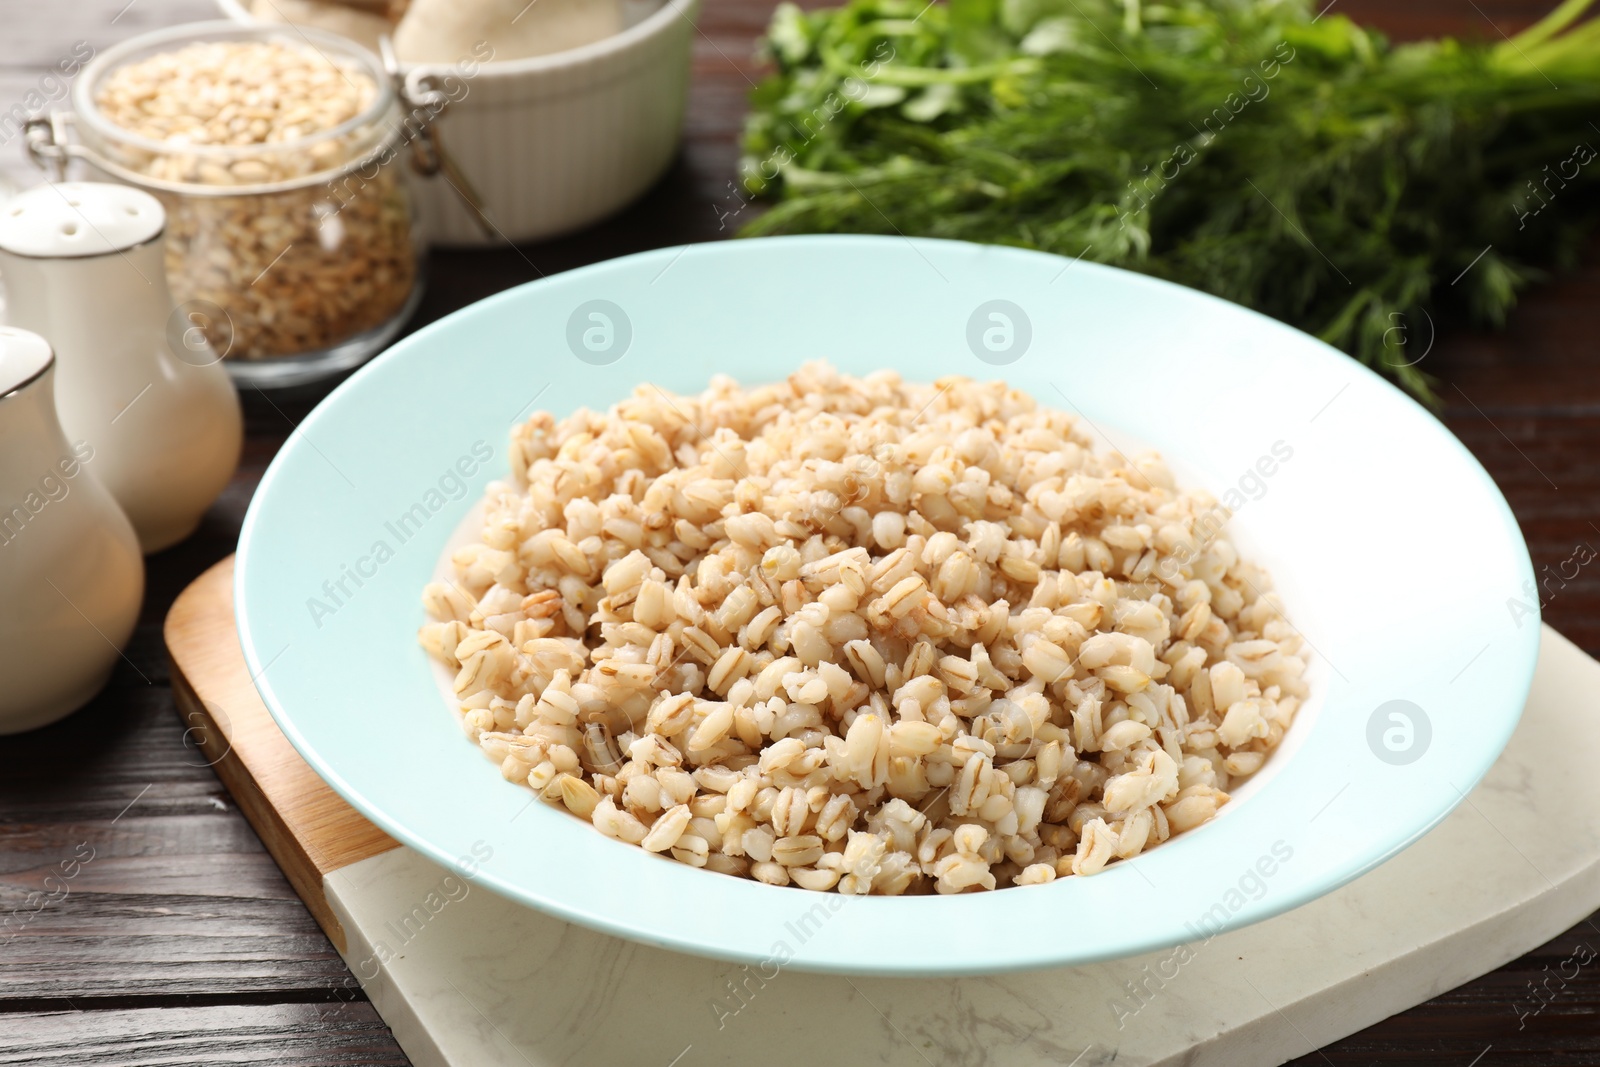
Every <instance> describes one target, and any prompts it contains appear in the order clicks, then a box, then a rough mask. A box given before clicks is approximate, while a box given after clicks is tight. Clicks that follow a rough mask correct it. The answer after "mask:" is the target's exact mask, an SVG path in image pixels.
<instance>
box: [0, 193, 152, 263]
mask: <svg viewBox="0 0 1600 1067" xmlns="http://www.w3.org/2000/svg"><path fill="white" fill-rule="evenodd" d="M166 222H167V216H166V212H165V211H164V210H163V209H162V207H161V202H160V201H159V200H157V199H156V198H155V197H153V196H151V195H150V194H149V193H146V192H143V191H141V190H139V189H135V188H133V187H132V186H127V185H112V184H110V183H107V182H62V183H60V184H49V183H47V184H44V185H39V186H35V187H34V188H32V189H29V190H28V191H27V192H24V193H18V194H17V195H16V196H14V197H12V198H11V199H10V200H7V201H6V202H5V203H4V204H3V205H0V249H4V250H5V251H7V252H10V253H12V254H13V255H18V256H33V257H37V258H50V259H56V258H77V257H83V256H103V255H107V254H108V253H112V252H122V251H125V250H127V249H129V248H135V247H137V246H139V245H142V244H144V243H145V242H146V241H148V240H150V239H151V238H152V237H155V236H156V235H157V234H159V233H160V232H161V230H162V227H164V226H165V225H166Z"/></svg>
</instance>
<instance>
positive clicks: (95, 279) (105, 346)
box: [0, 182, 242, 553]
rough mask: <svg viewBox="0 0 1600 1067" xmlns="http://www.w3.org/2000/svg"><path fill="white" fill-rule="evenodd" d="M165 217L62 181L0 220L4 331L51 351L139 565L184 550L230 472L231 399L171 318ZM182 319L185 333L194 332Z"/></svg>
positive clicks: (195, 338)
mask: <svg viewBox="0 0 1600 1067" xmlns="http://www.w3.org/2000/svg"><path fill="white" fill-rule="evenodd" d="M165 225H166V214H165V212H163V211H162V208H161V203H160V202H159V201H158V200H156V198H155V197H153V196H151V195H150V194H148V193H146V192H143V191H141V190H138V189H134V188H131V187H129V186H125V185H110V184H104V183H98V182H63V183H60V184H55V185H41V186H38V187H36V188H33V189H30V190H28V191H27V192H24V193H19V194H18V195H17V196H15V197H13V198H11V199H10V200H8V201H7V202H6V203H5V204H4V206H3V207H0V274H3V275H4V277H5V283H6V303H7V315H8V318H9V320H10V322H11V324H12V325H14V326H19V327H22V328H23V329H27V330H32V331H33V332H35V333H37V334H40V335H41V336H43V337H44V338H45V339H46V340H47V341H48V342H49V343H50V345H51V347H52V348H54V349H55V353H56V359H57V361H58V368H57V376H58V379H57V383H56V385H57V397H56V403H57V407H58V408H59V410H60V413H61V425H62V428H63V429H64V430H65V431H66V434H67V436H68V438H69V439H71V440H74V441H77V440H83V441H86V442H87V443H88V444H89V445H90V446H92V447H93V448H94V451H95V461H94V462H95V469H94V473H95V476H96V477H97V478H98V479H99V480H100V481H101V482H102V483H103V484H104V485H105V487H106V488H107V489H109V490H110V491H111V495H112V496H113V497H115V498H116V500H117V503H119V504H120V505H122V509H123V510H124V511H125V512H127V515H128V518H129V519H130V520H132V522H133V527H134V529H135V530H136V531H138V534H139V543H140V545H141V546H143V548H144V551H145V552H147V553H148V552H156V551H159V550H160V549H163V548H166V547H168V546H169V545H173V544H176V543H177V542H179V541H181V540H183V539H184V538H185V537H188V536H189V534H191V533H193V532H194V529H195V527H196V526H198V525H199V524H200V519H201V517H202V516H203V515H204V513H205V510H206V508H208V507H209V506H210V505H211V502H212V501H213V500H215V499H216V498H217V496H218V494H220V493H221V492H222V490H223V489H224V488H225V487H226V486H227V484H228V479H229V478H231V477H232V476H233V470H234V468H235V467H236V466H237V465H238V462H239V447H240V442H241V437H242V426H241V420H240V416H239V398H238V396H237V394H235V393H234V390H233V383H232V382H231V381H229V379H228V373H227V371H226V370H225V369H224V368H223V367H222V365H221V359H220V356H219V355H218V354H217V353H216V352H214V351H213V350H212V347H211V345H210V343H209V341H208V340H207V339H206V335H205V333H204V331H203V330H202V329H201V328H200V327H201V326H202V325H203V324H204V323H203V321H202V320H204V319H206V318H208V317H213V316H208V315H207V314H206V312H207V311H209V310H210V309H200V310H194V309H186V308H177V309H175V308H174V307H173V303H172V296H171V293H170V291H169V290H168V289H167V279H166V272H165V269H164V267H163V263H162V254H163V244H162V230H163V229H164V227H165ZM191 319H192V320H193V321H191Z"/></svg>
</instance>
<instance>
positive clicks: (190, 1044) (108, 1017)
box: [0, 1002, 407, 1067]
mask: <svg viewBox="0 0 1600 1067" xmlns="http://www.w3.org/2000/svg"><path fill="white" fill-rule="evenodd" d="M0 1033H3V1034H4V1038H3V1040H0V1064H17V1065H26V1067H81V1065H82V1064H87V1063H108V1064H109V1063H116V1064H135V1063H151V1064H156V1063H159V1064H162V1065H164V1067H165V1065H171V1067H184V1065H192V1067H218V1065H220V1064H229V1063H247V1064H284V1065H288V1064H313V1063H315V1064H324V1065H327V1067H335V1065H342V1064H351V1065H354V1064H362V1065H370V1067H389V1065H394V1067H404V1065H405V1064H406V1062H407V1061H406V1058H405V1055H404V1054H403V1053H401V1051H400V1050H399V1048H398V1047H397V1046H396V1045H395V1044H394V1039H393V1038H391V1037H390V1036H389V1030H388V1027H386V1026H384V1025H383V1020H382V1019H380V1018H378V1013H377V1012H376V1011H375V1010H373V1007H372V1005H371V1004H367V1003H365V1002H356V1003H345V1002H337V1003H327V1004H223V1005H215V1006H204V1007H166V1008H135V1009H128V1008H122V1009H117V1008H111V1009H98V1010H90V1011H70V1010H68V1011H54V1012H21V1013H17V1014H13V1015H8V1016H6V1017H5V1019H4V1020H3V1021H0Z"/></svg>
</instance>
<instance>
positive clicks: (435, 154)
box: [378, 35, 505, 240]
mask: <svg viewBox="0 0 1600 1067" xmlns="http://www.w3.org/2000/svg"><path fill="white" fill-rule="evenodd" d="M378 50H379V52H380V53H381V58H382V59H383V67H384V70H386V71H387V72H388V74H389V77H390V79H391V80H392V81H393V82H394V88H395V93H396V95H398V96H399V98H400V100H401V102H402V103H403V104H404V106H405V107H406V108H407V109H408V111H409V119H408V121H407V122H406V126H407V128H411V127H412V126H413V123H412V121H410V119H414V120H415V128H416V131H417V132H416V134H415V135H414V136H412V137H410V138H408V139H409V140H410V142H411V167H412V169H413V170H415V171H416V172H417V173H418V174H420V175H422V176H423V177H425V178H431V177H434V176H435V175H437V176H439V177H441V178H443V179H444V180H445V181H446V182H447V183H448V184H449V186H450V188H451V189H453V190H455V193H456V196H458V197H460V198H461V202H462V203H463V204H465V205H466V206H467V210H468V211H469V212H471V214H472V218H473V221H475V222H476V223H477V224H478V229H479V230H481V231H482V232H483V235H484V237H486V238H489V239H491V240H492V239H493V238H495V237H497V236H498V237H504V236H505V235H504V233H502V232H501V230H500V228H499V227H498V226H496V225H495V224H494V221H493V220H492V219H490V218H489V212H488V208H487V207H486V206H485V205H484V202H483V197H482V196H480V195H479V194H478V190H477V188H476V187H474V186H473V184H472V180H471V179H470V178H468V177H467V175H466V172H465V171H463V170H462V169H461V167H460V165H459V164H458V163H457V162H456V160H455V157H454V156H452V155H451V154H450V152H449V150H448V149H446V148H445V145H444V138H443V137H442V136H441V135H440V133H439V123H438V119H439V116H440V115H441V114H443V113H444V110H445V108H447V107H448V106H449V105H450V97H449V94H447V93H446V92H445V91H444V90H443V89H442V88H440V84H439V83H440V81H441V79H442V77H443V74H442V73H441V72H440V71H438V70H435V69H433V68H430V67H426V66H418V67H413V68H412V69H411V70H410V71H409V72H407V71H403V70H401V69H400V60H399V57H397V56H396V55H395V52H394V45H393V44H392V43H391V42H390V40H389V38H388V36H387V35H385V36H384V37H382V38H380V39H379V41H378Z"/></svg>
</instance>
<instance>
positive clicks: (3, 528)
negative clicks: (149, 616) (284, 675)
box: [0, 326, 144, 734]
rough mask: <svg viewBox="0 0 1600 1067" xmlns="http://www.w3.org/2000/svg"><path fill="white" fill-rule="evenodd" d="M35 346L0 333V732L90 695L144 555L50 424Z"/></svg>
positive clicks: (46, 361)
mask: <svg viewBox="0 0 1600 1067" xmlns="http://www.w3.org/2000/svg"><path fill="white" fill-rule="evenodd" d="M54 379H55V361H54V358H53V357H52V355H51V353H50V346H49V345H48V344H47V343H45V340H44V338H42V337H40V336H38V335H37V334H32V333H28V332H27V331H25V330H18V329H13V328H11V327H7V326H0V734H12V733H16V732H18V731H20V730H31V729H33V728H34V727H36V726H43V725H45V724H46V723H51V722H54V721H56V720H57V719H60V718H62V717H64V716H66V715H68V714H70V713H72V712H73V711H76V710H77V709H78V708H80V707H82V706H83V705H84V704H86V703H88V701H89V700H90V699H91V698H92V697H93V696H94V695H95V694H96V693H98V692H99V691H100V689H101V687H102V686H104V685H105V684H106V679H107V678H109V677H110V676H111V669H112V668H113V667H115V666H116V663H117V658H118V656H119V655H120V649H121V647H122V646H123V645H124V644H126V643H127V640H128V638H129V636H131V635H132V633H133V626H134V623H135V622H136V621H137V620H138V617H139V601H140V599H141V598H142V597H143V596H144V558H143V556H141V555H140V553H139V540H138V538H137V537H136V536H135V535H134V532H133V526H132V525H131V524H130V523H129V522H128V519H127V517H126V516H125V515H123V513H122V510H121V509H120V508H118V507H117V503H116V501H115V500H113V499H112V498H111V494H110V493H108V492H106V490H105V487H104V486H102V485H100V483H99V482H97V481H95V478H94V475H93V474H92V473H91V471H92V470H93V469H94V468H95V467H96V466H98V464H99V462H100V460H101V459H102V458H103V457H102V456H101V454H100V453H99V452H98V451H97V450H96V449H95V448H94V446H92V445H90V444H88V443H87V442H84V441H81V440H75V441H69V440H68V439H67V437H66V435H65V434H63V433H62V432H61V423H60V421H59V420H58V419H57V417H56V403H55V380H54Z"/></svg>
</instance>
